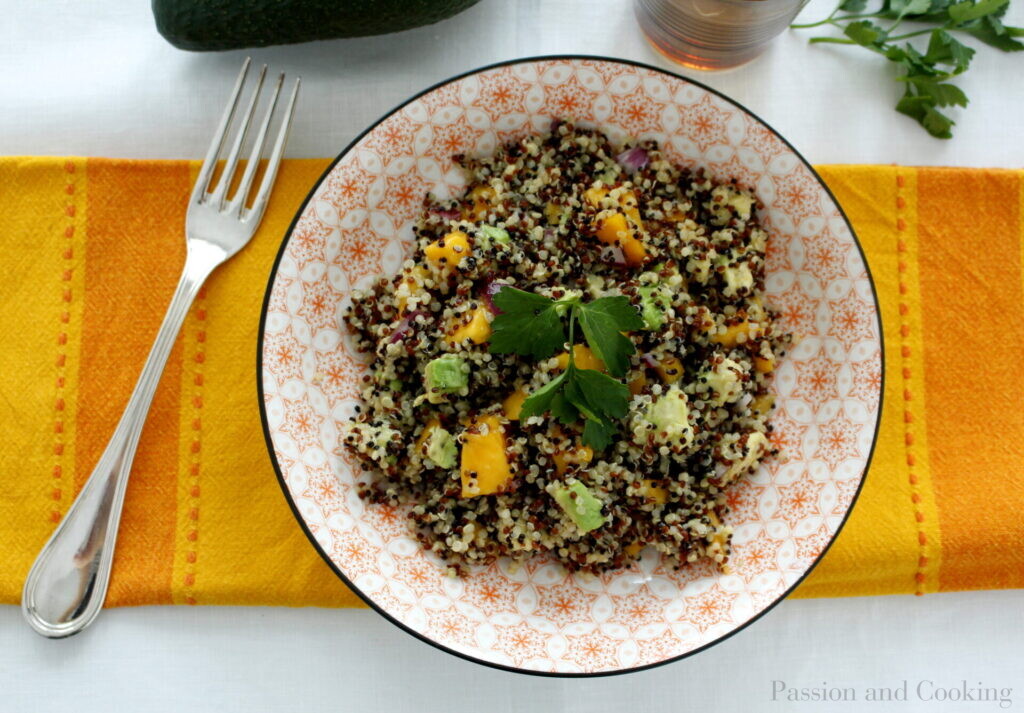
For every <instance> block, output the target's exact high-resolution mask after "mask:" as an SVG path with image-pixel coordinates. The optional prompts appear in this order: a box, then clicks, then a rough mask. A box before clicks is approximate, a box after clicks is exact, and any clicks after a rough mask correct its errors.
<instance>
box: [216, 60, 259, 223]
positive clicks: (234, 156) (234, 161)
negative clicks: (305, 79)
mask: <svg viewBox="0 0 1024 713" xmlns="http://www.w3.org/2000/svg"><path fill="white" fill-rule="evenodd" d="M266 76H267V65H263V69H261V70H260V76H259V77H257V78H256V87H255V88H254V89H253V90H252V97H250V99H249V107H248V108H247V109H246V111H245V115H244V116H243V118H242V124H241V126H239V127H238V134H237V135H236V136H235V142H234V144H232V145H231V150H230V151H229V152H228V157H227V158H226V159H225V160H224V173H223V174H222V175H221V177H220V182H219V183H218V184H217V187H216V188H215V189H214V191H213V193H212V194H211V195H210V200H211V201H213V203H214V205H216V206H217V209H218V210H223V209H224V200H225V198H226V197H227V195H228V189H229V188H231V179H232V178H234V177H235V170H236V169H237V168H238V154H239V153H241V151H242V143H243V142H244V141H245V136H246V134H248V133H249V124H250V123H252V115H253V114H254V113H255V112H256V100H257V99H259V96H260V89H262V88H263V78H264V77H266Z"/></svg>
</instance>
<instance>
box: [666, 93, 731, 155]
mask: <svg viewBox="0 0 1024 713" xmlns="http://www.w3.org/2000/svg"><path fill="white" fill-rule="evenodd" d="M660 110H661V108H660V107H659V111H660ZM732 114H733V113H732V112H731V111H727V110H724V109H721V108H719V107H718V106H717V105H716V104H715V102H714V101H713V100H712V99H711V96H710V95H705V96H703V97H701V99H700V100H698V101H696V102H694V103H693V104H685V105H682V106H680V107H679V115H680V118H681V119H682V125H683V128H682V133H683V134H684V135H686V136H687V137H688V138H689V139H690V140H691V141H693V143H695V144H696V145H697V147H698V148H699V149H700V150H701V152H704V151H707V150H708V149H709V148H711V147H712V146H716V145H722V144H728V143H729V138H728V135H727V134H726V129H725V125H726V123H727V122H728V121H729V119H730V118H731V117H732Z"/></svg>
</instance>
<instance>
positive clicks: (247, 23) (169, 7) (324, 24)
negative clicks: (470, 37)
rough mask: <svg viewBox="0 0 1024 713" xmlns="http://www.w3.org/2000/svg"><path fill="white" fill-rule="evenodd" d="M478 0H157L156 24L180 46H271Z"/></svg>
mask: <svg viewBox="0 0 1024 713" xmlns="http://www.w3.org/2000/svg"><path fill="white" fill-rule="evenodd" d="M477 2H478V0H249V1H248V2H240V1H239V0H153V18H154V20H156V29H157V32H159V33H160V34H161V35H163V36H164V39H166V40H167V41H168V42H170V43H171V44H172V45H174V46H175V47H177V48H179V49H183V50H195V51H210V50H231V49H238V48H241V47H266V46H267V45H283V44H291V43H295V42H309V41H310V40H329V39H333V38H337V37H365V36H367V35H383V34H387V33H389V32H398V31H400V30H408V29H411V28H413V27H420V26H422V25H430V24H433V23H435V22H438V21H439V20H443V19H445V18H447V17H451V16H452V15H455V14H457V13H460V12H462V11H463V10H465V9H466V8H468V7H470V6H472V5H475V4H476V3H477Z"/></svg>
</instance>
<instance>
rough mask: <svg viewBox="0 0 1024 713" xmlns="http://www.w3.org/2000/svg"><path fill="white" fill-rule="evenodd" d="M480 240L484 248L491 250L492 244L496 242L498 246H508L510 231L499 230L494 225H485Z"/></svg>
mask: <svg viewBox="0 0 1024 713" xmlns="http://www.w3.org/2000/svg"><path fill="white" fill-rule="evenodd" d="M479 238H480V239H482V242H483V244H484V247H487V248H489V247H490V246H491V242H492V241H493V242H495V243H497V244H498V245H508V243H509V236H508V231H507V230H505V229H504V228H498V227H495V226H493V225H484V226H482V227H481V228H480V233H479Z"/></svg>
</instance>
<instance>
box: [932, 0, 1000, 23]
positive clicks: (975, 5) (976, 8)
mask: <svg viewBox="0 0 1024 713" xmlns="http://www.w3.org/2000/svg"><path fill="white" fill-rule="evenodd" d="M1009 4H1010V0H978V2H974V0H964V1H963V2H958V3H957V4H955V5H950V6H949V8H948V9H947V10H946V12H948V13H949V19H950V20H952V21H953V22H955V23H957V24H960V23H964V22H968V21H970V20H977V19H978V18H981V17H985V16H986V15H991V14H992V13H994V12H998V11H999V10H1001V9H1003V8H1004V7H1005V6H1007V5H1009Z"/></svg>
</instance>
